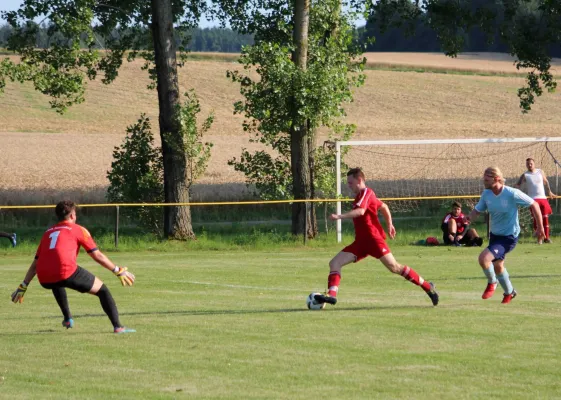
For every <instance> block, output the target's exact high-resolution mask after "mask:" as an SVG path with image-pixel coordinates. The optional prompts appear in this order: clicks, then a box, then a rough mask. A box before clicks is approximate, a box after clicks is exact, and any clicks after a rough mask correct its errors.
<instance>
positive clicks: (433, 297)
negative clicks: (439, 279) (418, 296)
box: [427, 282, 439, 306]
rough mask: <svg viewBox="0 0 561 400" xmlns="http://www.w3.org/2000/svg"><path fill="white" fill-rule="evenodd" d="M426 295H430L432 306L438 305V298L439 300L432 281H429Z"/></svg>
mask: <svg viewBox="0 0 561 400" xmlns="http://www.w3.org/2000/svg"><path fill="white" fill-rule="evenodd" d="M427 295H428V296H429V297H430V299H431V301H432V305H433V306H436V305H438V300H439V296H438V292H437V291H436V288H435V286H434V283H432V282H430V290H429V291H428V292H427Z"/></svg>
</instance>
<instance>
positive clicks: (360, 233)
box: [353, 188, 386, 240]
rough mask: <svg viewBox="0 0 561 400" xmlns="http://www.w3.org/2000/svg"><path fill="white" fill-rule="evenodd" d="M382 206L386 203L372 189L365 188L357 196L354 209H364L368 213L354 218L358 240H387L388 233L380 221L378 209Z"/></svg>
mask: <svg viewBox="0 0 561 400" xmlns="http://www.w3.org/2000/svg"><path fill="white" fill-rule="evenodd" d="M382 204H384V203H382V202H381V201H380V199H378V198H377V197H376V194H375V193H374V191H373V190H372V189H370V188H364V189H362V190H361V191H360V192H359V193H358V194H357V196H356V197H355V201H354V202H353V209H356V208H363V209H365V210H366V212H365V213H364V215H362V216H360V217H356V218H353V224H354V225H355V239H356V240H362V239H368V238H375V239H382V240H386V233H385V232H384V228H383V227H382V224H381V223H380V220H379V219H378V209H379V208H380V207H381V206H382Z"/></svg>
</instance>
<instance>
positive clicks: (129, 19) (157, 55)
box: [0, 0, 208, 239]
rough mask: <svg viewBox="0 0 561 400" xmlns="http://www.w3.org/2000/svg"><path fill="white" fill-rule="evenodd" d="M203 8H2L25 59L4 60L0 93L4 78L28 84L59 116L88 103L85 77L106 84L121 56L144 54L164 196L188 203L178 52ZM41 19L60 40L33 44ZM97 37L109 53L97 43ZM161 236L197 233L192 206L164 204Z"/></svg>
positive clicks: (107, 3) (138, 0)
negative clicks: (154, 103)
mask: <svg viewBox="0 0 561 400" xmlns="http://www.w3.org/2000/svg"><path fill="white" fill-rule="evenodd" d="M206 10H208V3H207V1H206V0H173V1H172V0H151V2H146V1H142V0H68V1H64V2H62V3H61V2H60V1H59V0H23V2H22V5H21V6H20V8H19V10H17V11H10V12H2V17H3V18H4V19H5V20H6V21H7V22H8V24H9V25H10V26H11V27H12V28H13V29H14V32H13V34H12V36H10V38H9V41H8V48H9V49H10V50H13V51H15V52H17V53H18V54H20V55H21V60H20V62H19V63H15V62H13V61H11V60H9V59H4V60H3V61H2V63H0V90H1V89H3V87H4V86H5V83H6V79H11V80H12V81H19V82H24V81H31V82H33V84H34V86H35V89H36V90H39V91H40V92H42V93H44V94H46V95H48V96H50V97H51V98H52V100H51V106H52V107H53V108H55V109H56V110H57V111H58V112H61V113H62V112H64V111H65V110H66V109H67V108H68V107H70V106H71V105H73V104H76V103H81V102H83V101H84V93H85V88H86V78H88V79H95V78H96V77H97V76H98V74H101V75H102V82H103V83H105V84H109V83H111V82H112V81H113V80H114V79H115V78H116V77H117V75H118V70H119V68H120V67H121V65H122V62H123V59H124V57H126V58H127V59H128V60H129V61H130V60H133V59H134V58H135V57H136V56H138V55H140V56H141V57H143V58H144V59H145V60H146V63H145V65H144V69H146V70H147V71H148V72H149V74H150V77H151V78H152V79H153V81H154V84H153V86H156V87H157V90H158V103H159V110H160V116H159V121H160V136H161V139H162V155H163V163H164V186H165V187H164V193H165V201H166V202H167V203H178V202H188V201H189V193H188V190H187V186H186V184H185V179H186V174H187V170H186V168H187V160H186V158H185V146H184V144H183V135H182V133H181V132H180V124H179V122H178V121H179V112H180V100H179V85H178V80H177V68H178V61H177V59H176V50H177V49H179V50H184V48H185V45H186V44H187V42H188V37H187V35H186V31H187V30H188V29H192V28H194V27H196V26H197V25H198V21H199V19H200V18H201V14H202V13H203V12H205V11H206ZM38 18H43V19H45V20H48V21H49V22H50V25H49V30H48V33H49V36H55V35H58V36H57V37H58V38H59V39H58V40H55V41H52V42H51V43H50V46H49V47H48V48H45V49H37V48H36V47H35V38H36V35H37V31H38V29H39V28H38V25H37V24H36V23H34V22H33V21H34V20H36V19H38ZM146 32H150V33H151V35H150V37H146ZM100 42H103V43H104V46H105V50H106V51H99V50H98V49H97V48H96V47H98V45H99V43H100ZM176 43H179V47H178V48H176ZM129 50H131V51H130V52H129ZM164 234H165V236H167V237H171V238H177V239H185V238H190V237H193V230H192V227H191V215H190V209H189V207H186V206H181V207H179V206H170V207H165V220H164Z"/></svg>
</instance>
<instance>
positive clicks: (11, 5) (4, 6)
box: [0, 0, 366, 28]
mask: <svg viewBox="0 0 561 400" xmlns="http://www.w3.org/2000/svg"><path fill="white" fill-rule="evenodd" d="M21 2H22V0H0V11H13V10H17V9H18V8H19V6H20V4H21ZM2 22H4V20H3V19H1V18H0V24H1V23H2ZM365 24H366V22H365V21H364V20H359V21H357V26H361V25H365ZM216 25H217V24H216V23H215V22H208V21H207V20H206V19H205V18H203V19H202V20H201V23H200V27H201V28H210V27H212V26H216Z"/></svg>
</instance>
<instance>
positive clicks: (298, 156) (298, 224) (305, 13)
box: [290, 0, 317, 238]
mask: <svg viewBox="0 0 561 400" xmlns="http://www.w3.org/2000/svg"><path fill="white" fill-rule="evenodd" d="M309 21H310V0H294V32H293V39H294V44H295V49H294V53H293V54H292V61H293V62H294V63H295V64H296V65H297V66H298V68H300V69H301V70H303V71H305V70H306V68H307V61H308V27H309ZM292 118H293V119H292V128H291V130H290V162H291V169H292V186H293V189H292V190H293V196H294V199H310V198H311V196H312V173H311V171H310V147H309V144H310V143H309V136H308V133H309V132H308V122H307V121H306V120H302V118H301V117H300V116H299V114H298V110H297V109H296V107H294V110H293V117H292ZM314 210H315V207H308V212H306V205H305V203H292V233H293V234H295V235H299V234H304V233H305V234H306V235H307V236H308V237H310V238H313V237H315V235H316V233H317V222H316V219H315V212H314ZM312 216H313V218H312ZM306 226H307V227H308V229H307V231H306Z"/></svg>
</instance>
